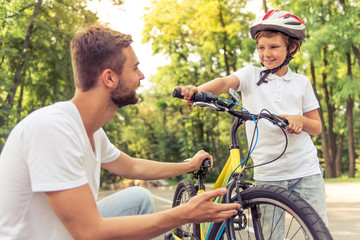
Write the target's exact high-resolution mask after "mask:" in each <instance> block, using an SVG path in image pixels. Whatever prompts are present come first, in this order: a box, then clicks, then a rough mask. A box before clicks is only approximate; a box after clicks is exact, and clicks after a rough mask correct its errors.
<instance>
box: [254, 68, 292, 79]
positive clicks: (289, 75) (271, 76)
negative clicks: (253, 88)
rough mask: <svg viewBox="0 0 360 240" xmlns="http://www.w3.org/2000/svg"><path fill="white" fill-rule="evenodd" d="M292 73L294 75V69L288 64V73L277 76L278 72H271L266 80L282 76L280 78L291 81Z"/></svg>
mask: <svg viewBox="0 0 360 240" xmlns="http://www.w3.org/2000/svg"><path fill="white" fill-rule="evenodd" d="M266 69H267V68H265V67H263V68H261V71H262V70H266ZM291 75H292V71H291V69H290V67H289V66H288V70H287V72H286V74H285V75H284V76H282V77H279V76H277V75H276V74H273V73H270V74H269V75H268V76H267V77H266V80H270V81H271V80H274V79H276V78H280V79H284V80H285V81H290V80H291Z"/></svg>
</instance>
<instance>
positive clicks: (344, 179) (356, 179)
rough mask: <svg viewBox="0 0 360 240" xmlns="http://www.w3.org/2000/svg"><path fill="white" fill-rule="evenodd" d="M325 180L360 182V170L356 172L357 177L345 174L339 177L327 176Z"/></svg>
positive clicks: (331, 181) (330, 181)
mask: <svg viewBox="0 0 360 240" xmlns="http://www.w3.org/2000/svg"><path fill="white" fill-rule="evenodd" d="M325 182H329V183H342V182H360V172H356V173H355V178H349V177H348V176H347V175H345V174H343V175H341V177H338V178H325Z"/></svg>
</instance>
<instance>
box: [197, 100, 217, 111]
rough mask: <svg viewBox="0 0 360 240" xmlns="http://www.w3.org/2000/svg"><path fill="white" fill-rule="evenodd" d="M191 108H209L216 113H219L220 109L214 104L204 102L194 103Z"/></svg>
mask: <svg viewBox="0 0 360 240" xmlns="http://www.w3.org/2000/svg"><path fill="white" fill-rule="evenodd" d="M193 106H199V107H209V108H212V109H214V110H216V111H219V110H220V108H219V107H217V106H216V105H215V104H214V103H206V102H194V103H193Z"/></svg>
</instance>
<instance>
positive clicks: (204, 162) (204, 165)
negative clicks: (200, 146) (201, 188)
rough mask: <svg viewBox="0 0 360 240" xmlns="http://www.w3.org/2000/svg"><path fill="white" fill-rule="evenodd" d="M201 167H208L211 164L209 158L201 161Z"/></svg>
mask: <svg viewBox="0 0 360 240" xmlns="http://www.w3.org/2000/svg"><path fill="white" fill-rule="evenodd" d="M201 166H202V167H203V168H208V167H210V166H211V160H210V159H209V158H206V159H205V160H204V161H203V163H202V164H201Z"/></svg>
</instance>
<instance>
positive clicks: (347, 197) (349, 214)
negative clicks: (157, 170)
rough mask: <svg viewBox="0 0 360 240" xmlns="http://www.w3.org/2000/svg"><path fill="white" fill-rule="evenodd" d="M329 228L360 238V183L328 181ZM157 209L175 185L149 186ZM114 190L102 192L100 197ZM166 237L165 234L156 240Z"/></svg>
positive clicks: (343, 237) (344, 239) (341, 237)
mask: <svg viewBox="0 0 360 240" xmlns="http://www.w3.org/2000/svg"><path fill="white" fill-rule="evenodd" d="M325 185H326V186H325V189H326V202H327V208H328V217H329V230H330V232H331V234H332V236H333V238H334V240H360V183H326V184H325ZM149 190H150V191H151V192H152V194H153V196H154V201H155V208H156V209H155V210H156V211H162V210H165V209H169V208H171V203H172V198H173V194H174V191H175V188H174V187H159V188H149ZM111 193H112V192H111V191H110V192H109V191H107V192H101V193H100V194H99V198H102V197H105V196H107V195H109V194H111ZM161 239H164V238H163V236H159V237H157V238H155V240H161Z"/></svg>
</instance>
